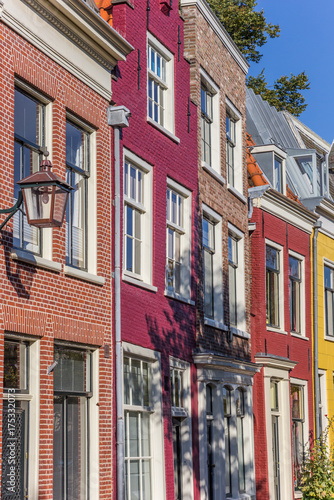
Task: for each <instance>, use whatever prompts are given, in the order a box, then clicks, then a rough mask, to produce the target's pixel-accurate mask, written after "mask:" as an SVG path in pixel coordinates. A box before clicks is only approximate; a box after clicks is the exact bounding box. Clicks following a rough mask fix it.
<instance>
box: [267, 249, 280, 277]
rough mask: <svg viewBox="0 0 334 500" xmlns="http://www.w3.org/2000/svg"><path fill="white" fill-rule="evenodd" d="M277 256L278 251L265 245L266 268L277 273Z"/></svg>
mask: <svg viewBox="0 0 334 500" xmlns="http://www.w3.org/2000/svg"><path fill="white" fill-rule="evenodd" d="M278 254H279V251H278V250H276V248H272V247H270V246H268V245H266V267H268V268H270V269H272V270H274V271H279V259H278Z"/></svg>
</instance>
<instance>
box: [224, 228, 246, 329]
mask: <svg viewBox="0 0 334 500" xmlns="http://www.w3.org/2000/svg"><path fill="white" fill-rule="evenodd" d="M228 234H229V236H232V237H233V238H234V239H235V240H236V241H237V252H238V267H237V272H236V287H237V305H236V306H237V326H236V328H234V327H230V330H231V332H232V333H235V334H238V331H239V332H241V333H246V296H245V235H244V233H243V232H242V231H240V229H238V228H237V227H235V226H233V224H230V223H228ZM235 330H237V331H235Z"/></svg>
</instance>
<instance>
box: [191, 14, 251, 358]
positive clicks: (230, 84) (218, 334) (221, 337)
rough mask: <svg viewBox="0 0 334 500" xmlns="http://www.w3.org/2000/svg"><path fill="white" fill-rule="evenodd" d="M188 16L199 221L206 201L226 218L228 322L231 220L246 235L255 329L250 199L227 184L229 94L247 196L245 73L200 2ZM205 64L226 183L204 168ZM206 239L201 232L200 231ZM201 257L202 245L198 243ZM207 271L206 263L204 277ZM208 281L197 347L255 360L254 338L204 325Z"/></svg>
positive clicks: (226, 314)
mask: <svg viewBox="0 0 334 500" xmlns="http://www.w3.org/2000/svg"><path fill="white" fill-rule="evenodd" d="M182 15H183V17H184V20H185V56H186V58H187V59H188V60H189V62H190V85H191V98H192V101H193V102H194V104H196V106H197V165H198V177H199V204H198V209H199V220H201V207H202V203H205V204H206V205H208V206H209V207H210V208H211V209H212V210H214V211H215V212H217V213H218V214H219V215H220V216H221V217H222V248H223V255H222V265H223V284H224V285H223V295H224V300H223V304H224V305H223V307H224V322H225V324H226V325H229V290H228V281H229V279H228V273H229V270H228V252H227V246H228V223H231V224H232V225H233V226H235V227H236V228H237V229H239V230H240V231H241V232H242V233H244V259H245V270H246V273H245V305H246V311H245V313H246V331H247V332H248V333H250V319H249V314H250V284H251V274H250V272H251V266H250V260H249V255H250V249H249V236H248V209H247V203H245V202H243V201H241V200H240V199H239V198H238V197H237V196H235V195H234V194H233V193H232V192H231V191H230V190H228V188H227V169H226V122H225V117H226V104H225V103H226V98H228V99H229V100H230V101H231V102H232V103H233V105H234V106H235V107H236V108H237V109H238V111H239V112H240V114H241V116H242V118H241V121H242V174H241V175H242V186H243V192H242V193H241V194H243V195H244V196H246V197H247V189H248V185H247V167H246V135H245V132H246V95H245V73H244V71H243V70H242V69H241V67H240V66H239V65H238V64H237V62H236V61H235V60H234V58H233V57H232V55H231V53H230V52H229V51H228V49H227V48H226V47H225V46H224V45H223V44H222V42H221V40H220V39H219V38H218V36H217V35H216V33H215V32H214V31H213V29H212V28H211V27H210V26H209V24H208V23H207V21H206V20H205V19H204V17H203V16H202V14H201V13H200V12H199V10H198V9H197V7H196V6H190V7H183V9H182ZM200 68H203V69H204V70H205V71H206V73H207V74H208V75H209V76H210V77H211V79H212V80H213V81H214V83H215V84H216V85H217V86H218V87H219V115H220V117H219V132H220V163H221V175H222V177H224V179H225V181H226V182H225V184H224V185H223V186H222V184H221V183H220V182H219V181H217V180H216V179H215V178H214V177H212V176H211V175H210V174H209V173H207V172H206V171H204V170H203V168H202V166H201V75H200ZM199 237H200V239H199V242H201V234H200V235H199ZM199 254H200V259H199V261H200V262H201V261H202V256H201V245H199ZM202 273H203V270H202V265H201V268H200V269H199V276H201V275H202ZM202 281H203V280H199V300H198V309H197V321H198V329H197V346H198V348H199V349H200V350H208V351H215V352H216V353H220V354H222V355H224V356H228V357H232V358H238V359H244V360H250V340H247V339H244V338H240V337H236V336H234V337H233V340H232V341H230V340H229V332H223V331H221V330H217V329H215V328H212V327H209V326H205V327H204V326H203V320H204V305H203V283H202Z"/></svg>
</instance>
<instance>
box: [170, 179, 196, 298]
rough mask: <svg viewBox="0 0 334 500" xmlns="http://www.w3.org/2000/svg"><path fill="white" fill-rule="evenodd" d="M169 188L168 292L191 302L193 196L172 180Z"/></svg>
mask: <svg viewBox="0 0 334 500" xmlns="http://www.w3.org/2000/svg"><path fill="white" fill-rule="evenodd" d="M167 184H168V185H167V263H166V291H167V293H168V294H175V295H176V296H180V297H184V298H189V299H190V235H191V215H190V208H191V195H190V192H189V191H188V190H186V189H185V188H183V187H182V186H180V185H178V184H176V183H175V182H174V181H172V180H171V179H168V182H167Z"/></svg>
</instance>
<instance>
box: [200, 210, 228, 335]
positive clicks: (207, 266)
mask: <svg viewBox="0 0 334 500" xmlns="http://www.w3.org/2000/svg"><path fill="white" fill-rule="evenodd" d="M221 225H222V222H221V217H220V215H218V214H217V213H216V212H214V211H213V210H211V209H210V208H209V207H207V206H206V205H203V219H202V244H203V271H204V281H203V283H204V316H205V320H204V321H205V323H207V324H210V325H211V326H216V327H221V328H223V326H224V325H223V290H222V284H223V275H222V272H223V270H222V233H221Z"/></svg>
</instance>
